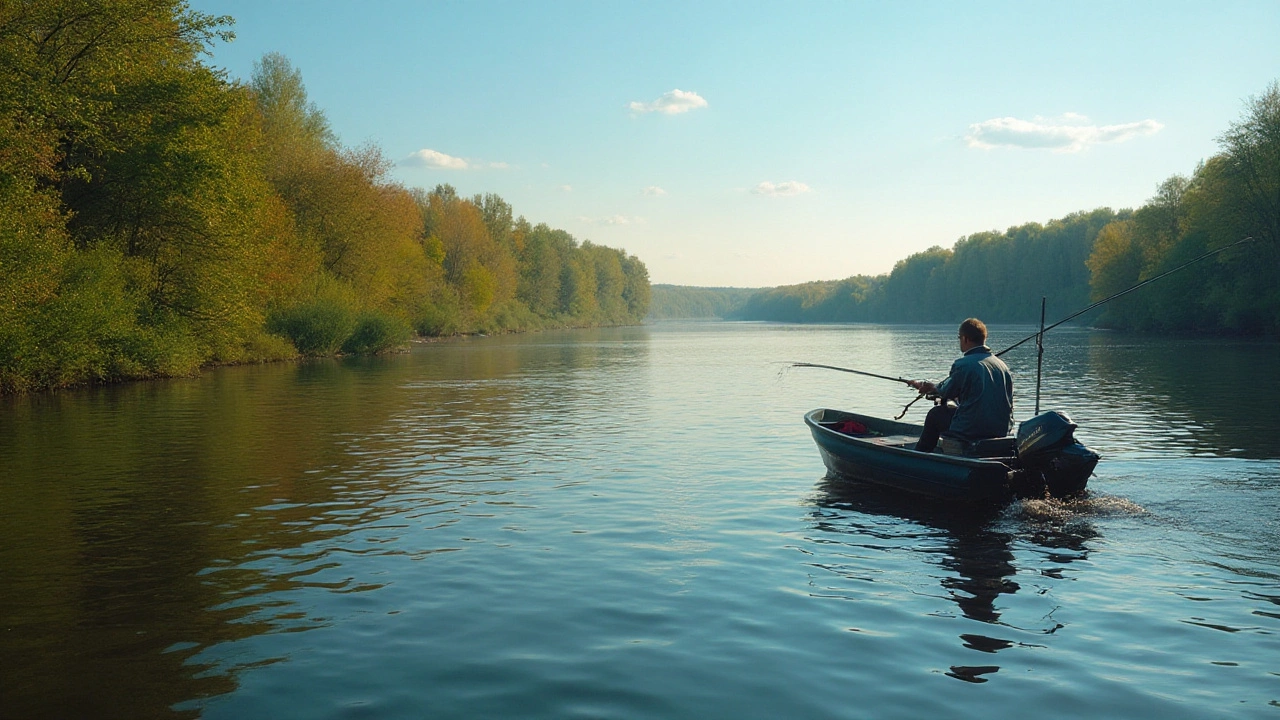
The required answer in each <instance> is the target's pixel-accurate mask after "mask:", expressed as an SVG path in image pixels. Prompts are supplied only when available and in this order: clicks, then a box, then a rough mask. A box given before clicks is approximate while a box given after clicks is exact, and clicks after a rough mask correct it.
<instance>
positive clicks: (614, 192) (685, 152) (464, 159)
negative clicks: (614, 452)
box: [191, 0, 1280, 287]
mask: <svg viewBox="0 0 1280 720" xmlns="http://www.w3.org/2000/svg"><path fill="white" fill-rule="evenodd" d="M191 7H192V8H193V9H195V10H198V11H201V12H206V13H211V14H215V15H222V14H227V15H231V16H233V17H234V18H235V19H236V25H235V32H236V35H237V39H236V40H235V41H233V42H231V43H229V44H228V43H219V44H217V45H216V46H215V49H214V53H213V57H212V60H211V62H212V64H213V65H215V66H219V67H224V68H226V70H227V72H228V73H229V75H230V76H232V77H238V78H245V79H247V78H248V77H249V75H250V73H251V71H252V65H253V62H254V61H255V60H257V59H259V58H260V57H261V56H262V55H263V54H264V53H267V52H280V53H283V54H284V55H285V56H287V57H288V58H289V59H290V60H291V61H292V63H293V64H294V65H295V66H296V67H297V68H299V69H300V70H301V71H302V73H303V77H304V79H305V81H306V84H307V90H308V92H309V95H310V97H311V99H312V100H313V101H314V102H315V104H316V105H317V106H318V107H320V108H321V109H322V110H323V111H324V112H325V113H326V115H327V116H328V118H329V120H330V122H331V125H332V127H333V129H334V131H335V132H336V133H337V135H338V136H339V137H340V138H341V139H342V141H343V142H345V143H348V144H352V145H355V144H360V143H364V142H370V143H374V144H376V145H377V146H379V147H380V148H381V149H382V151H383V153H384V154H385V155H386V157H387V158H388V159H389V160H391V161H393V162H395V163H396V166H395V169H394V171H393V175H394V177H395V178H397V179H398V180H399V181H401V182H403V183H404V184H406V185H409V186H418V187H426V188H431V187H434V186H435V185H437V184H439V183H449V184H452V185H453V186H455V187H456V188H457V189H458V191H459V192H460V193H462V194H464V195H470V194H474V193H485V192H493V193H497V194H499V195H501V196H502V197H503V198H504V199H506V200H507V201H508V202H510V203H511V204H512V205H513V207H514V209H515V211H516V212H517V213H519V214H523V215H524V216H526V217H527V218H529V220H530V221H532V222H535V223H537V222H545V223H547V224H549V225H551V226H553V227H559V228H563V229H565V230H568V231H569V232H571V233H573V234H574V235H575V236H576V237H577V238H578V239H579V240H590V241H592V242H596V243H600V244H604V245H609V246H611V247H621V248H625V249H626V251H627V252H628V253H630V254H633V255H636V256H638V257H639V258H640V259H641V260H643V261H644V263H645V264H646V265H647V266H648V268H649V273H650V277H651V279H652V281H653V282H655V283H672V284H681V285H701V286H739V287H759V286H772V285H782V284H791V283H798V282H804V281H809V280H829V279H838V278H844V277H847V276H850V275H854V274H875V273H882V272H887V271H888V270H889V269H890V268H891V267H892V266H893V263H894V262H896V261H897V260H900V259H902V258H904V257H906V256H907V255H909V254H911V253H914V252H918V251H920V250H924V249H926V248H928V247H931V246H934V245H943V246H950V245H951V244H952V243H954V242H955V240H956V239H958V238H960V237H962V236H965V235H968V234H971V233H975V232H980V231H983V230H1003V229H1005V228H1007V227H1009V226H1012V225H1017V224H1022V223H1025V222H1030V221H1037V222H1045V221H1048V220H1050V219H1053V218H1059V217H1062V216H1064V215H1067V214H1069V213H1072V212H1076V211H1079V210H1091V209H1094V208H1097V207H1103V206H1107V207H1112V208H1117V209H1118V208H1123V207H1136V206H1138V205H1141V204H1142V203H1143V202H1144V201H1145V200H1147V199H1148V198H1149V197H1151V195H1152V194H1153V193H1154V191H1155V188H1156V186H1157V185H1158V184H1159V183H1160V182H1161V181H1163V180H1164V179H1166V178H1167V177H1169V176H1170V175H1173V174H1189V173H1191V172H1192V171H1193V170H1194V168H1195V165H1196V163H1197V162H1199V161H1201V160H1203V159H1205V158H1208V157H1209V156H1211V155H1213V154H1214V153H1215V152H1217V150H1218V147H1217V143H1216V141H1215V138H1216V137H1217V136H1218V135H1219V134H1220V133H1222V132H1223V131H1224V130H1225V129H1226V128H1227V126H1228V125H1229V124H1230V123H1231V122H1232V121H1233V120H1235V119H1236V118H1238V117H1239V115H1240V112H1241V109H1242V107H1243V105H1244V102H1245V100H1246V99H1247V98H1248V97H1249V96H1251V95H1255V94H1257V93H1259V92H1261V91H1262V90H1263V89H1264V88H1265V87H1266V85H1267V83H1268V82H1270V81H1271V80H1274V79H1275V78H1276V77H1277V76H1280V44H1278V43H1275V42H1274V36H1275V31H1276V30H1277V28H1280V3H1275V2H1265V1H1257V0H1250V1H1244V2H1230V3H1213V4H1210V3H1197V4H1178V5H1169V4H1167V3H1157V2H1137V3H1123V4H1113V3H1102V2H1086V3H1074V4H1070V5H1066V6H1059V5H1051V4H1049V3H1031V4H1028V3H1015V2H986V3H979V4H976V5H952V4H945V3H941V2H927V3H913V4H905V3H892V4H890V3H885V4H873V3H842V4H835V3H831V4H828V3H801V4H789V5H787V6H785V7H778V6H775V5H770V4H764V3H749V4H744V3H727V2H716V3H699V4H696V5H693V6H686V5H684V4H677V3H666V2H663V3H645V4H641V3H634V4H595V3H588V2H557V3H546V4H524V3H513V2H512V3H505V2H477V3H427V4H423V3H418V2H410V1H409V0H396V1H393V2H379V3H373V4H357V3H354V2H339V1H337V0H323V1H317V2H307V3H301V2H272V3H261V2H257V1H253V2H251V1H249V0H194V1H193V2H191Z"/></svg>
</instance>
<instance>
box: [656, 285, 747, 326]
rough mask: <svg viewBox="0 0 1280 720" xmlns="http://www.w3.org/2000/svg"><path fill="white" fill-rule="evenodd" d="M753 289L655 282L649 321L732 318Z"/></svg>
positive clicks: (739, 310)
mask: <svg viewBox="0 0 1280 720" xmlns="http://www.w3.org/2000/svg"><path fill="white" fill-rule="evenodd" d="M757 292H758V290H757V289H755V288H735V287H690V286H686V285H654V286H653V300H652V302H650V303H649V319H650V320H676V319H707V320H710V319H720V320H724V319H731V318H735V317H737V316H738V314H739V313H740V312H741V310H742V307H743V306H744V305H745V304H746V302H747V299H748V298H750V297H751V296H752V295H754V294H756V293H757Z"/></svg>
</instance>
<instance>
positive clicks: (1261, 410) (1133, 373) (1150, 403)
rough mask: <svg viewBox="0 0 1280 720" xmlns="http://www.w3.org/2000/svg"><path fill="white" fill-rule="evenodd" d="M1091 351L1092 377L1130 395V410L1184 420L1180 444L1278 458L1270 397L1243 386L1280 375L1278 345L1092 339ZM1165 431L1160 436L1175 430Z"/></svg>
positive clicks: (1278, 435) (1279, 443) (1278, 422)
mask: <svg viewBox="0 0 1280 720" xmlns="http://www.w3.org/2000/svg"><path fill="white" fill-rule="evenodd" d="M1088 350H1089V355H1088V362H1089V369H1090V370H1091V371H1092V373H1094V374H1095V375H1096V377H1097V378H1098V380H1099V381H1100V382H1101V383H1104V384H1108V385H1111V386H1113V387H1114V388H1124V389H1127V390H1128V391H1130V392H1132V393H1133V395H1134V398H1133V402H1134V404H1135V410H1138V409H1140V410H1141V412H1142V413H1144V414H1145V415H1148V416H1151V417H1154V418H1159V417H1161V416H1162V415H1166V416H1167V415H1174V416H1175V417H1177V418H1182V419H1184V420H1181V421H1180V422H1178V425H1180V426H1185V428H1184V427H1178V428H1176V430H1177V431H1178V435H1179V436H1178V442H1180V443H1182V444H1186V445H1189V446H1191V447H1193V448H1204V449H1207V450H1210V451H1214V452H1224V453H1225V452H1230V451H1232V450H1237V449H1238V450H1241V451H1243V452H1244V454H1245V456H1246V457H1259V458H1272V457H1276V456H1277V455H1280V413H1276V412H1275V397H1274V393H1270V392H1258V388H1257V385H1256V383H1252V382H1247V381H1244V380H1243V379H1245V378H1275V377H1276V376H1277V375H1280V348H1277V345H1276V343H1274V342H1254V341H1229V340H1187V339H1186V338H1178V339H1166V338H1150V337H1144V336H1131V335H1126V334H1122V333H1095V334H1093V335H1091V336H1090V338H1089V345H1088ZM1273 382H1274V381H1273ZM1167 425H1168V424H1167V423H1166V424H1165V426H1162V427H1161V428H1160V431H1161V433H1162V434H1163V433H1167V432H1169V431H1170V430H1175V428H1172V427H1168V426H1167ZM1160 439H1163V438H1160Z"/></svg>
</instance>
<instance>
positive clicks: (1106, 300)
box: [995, 235, 1254, 357]
mask: <svg viewBox="0 0 1280 720" xmlns="http://www.w3.org/2000/svg"><path fill="white" fill-rule="evenodd" d="M1253 241H1254V238H1253V236H1252V235H1250V236H1249V237H1246V238H1242V239H1240V240H1237V241H1235V242H1233V243H1231V244H1230V245H1223V246H1222V247H1220V248H1218V249H1217V250H1210V251H1209V252H1207V253H1205V254H1203V255H1201V256H1200V257H1197V258H1194V259H1192V260H1188V261H1186V262H1184V263H1182V264H1181V265H1179V266H1178V267H1176V268H1173V269H1171V270H1165V271H1164V272H1162V273H1160V274H1159V275H1156V276H1154V277H1149V278H1147V279H1146V280H1143V281H1142V282H1140V283H1138V284H1137V285H1134V286H1133V287H1130V288H1126V289H1124V290H1121V291H1120V292H1118V293H1116V294H1114V295H1110V296H1108V297H1105V298H1103V299H1101V300H1099V301H1098V302H1096V303H1094V304H1092V305H1090V306H1089V307H1087V308H1085V309H1083V310H1081V311H1080V312H1077V313H1072V314H1071V315H1068V316H1066V317H1064V318H1062V319H1061V320H1059V321H1058V322H1056V323H1054V324H1052V325H1050V326H1048V327H1045V326H1044V305H1043V298H1042V299H1041V306H1040V308H1041V312H1040V315H1041V320H1040V331H1039V332H1037V333H1034V334H1031V335H1028V336H1027V337H1024V338H1022V339H1021V340H1019V341H1018V342H1016V343H1014V344H1012V345H1010V346H1009V347H1007V348H1005V349H1003V350H1001V351H1000V352H998V353H996V354H995V355H996V357H1000V356H1001V355H1004V354H1005V353H1007V352H1009V351H1010V350H1012V349H1014V348H1016V347H1018V346H1019V345H1022V344H1023V343H1025V342H1027V341H1028V340H1035V339H1036V338H1043V337H1044V334H1045V333H1047V332H1049V331H1050V330H1052V329H1054V328H1056V327H1058V326H1059V325H1061V324H1062V323H1065V322H1067V321H1069V320H1074V319H1076V318H1078V317H1080V316H1081V315H1083V314H1085V313H1087V312H1089V311H1090V310H1093V309H1094V308H1097V307H1099V306H1101V305H1105V304H1107V303H1109V302H1111V301H1112V300H1115V299H1116V298H1118V297H1120V296H1122V295H1128V294H1129V293H1131V292H1133V291H1134V290H1137V289H1138V288H1140V287H1143V286H1144V285H1150V284H1151V283H1153V282H1155V281H1157V280H1159V279H1160V278H1162V277H1166V276H1168V275H1172V274H1174V273H1176V272H1178V271H1179V270H1182V269H1183V268H1186V267H1189V266H1191V265H1194V264H1196V263H1198V262H1200V261H1201V260H1204V259H1205V258H1210V257H1213V256H1214V255H1217V254H1218V253H1220V252H1224V251H1226V250H1230V249H1231V248H1233V247H1235V246H1237V245H1243V244H1244V243H1247V242H1253ZM1037 342H1038V343H1039V342H1042V341H1037Z"/></svg>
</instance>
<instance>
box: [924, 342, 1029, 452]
mask: <svg viewBox="0 0 1280 720" xmlns="http://www.w3.org/2000/svg"><path fill="white" fill-rule="evenodd" d="M959 337H960V352H962V353H964V355H962V356H961V357H960V358H959V359H958V360H956V361H955V362H954V363H952V364H951V374H950V375H948V376H947V379H946V380H943V381H942V382H941V383H939V384H937V385H934V384H933V383H931V382H929V381H928V380H912V381H911V383H910V384H911V387H913V388H915V389H917V390H919V391H920V392H921V393H924V394H933V395H937V396H938V397H939V398H941V399H942V400H943V402H942V403H940V404H939V405H937V406H936V407H934V408H933V409H932V410H930V411H929V414H928V415H927V416H925V419H924V432H923V433H921V435H920V440H919V441H918V442H917V443H916V450H919V451H920V452H933V449H934V447H936V446H937V445H938V436H939V435H941V434H942V433H944V432H945V433H946V434H947V435H948V436H954V437H957V438H959V439H961V440H968V441H972V440H984V439H986V438H994V437H1004V436H1005V435H1008V434H1009V432H1010V431H1011V430H1013V376H1012V375H1010V374H1009V368H1008V366H1006V365H1005V364H1004V361H1003V360H1001V359H1000V358H998V357H996V356H995V355H992V354H991V348H989V347H987V326H986V325H983V324H982V321H981V320H978V319H977V318H969V319H968V320H965V321H964V322H962V323H960V332H959ZM947 400H955V401H956V403H957V404H958V406H959V407H955V408H952V407H951V406H949V405H948V404H947V403H946V402H945V401H947Z"/></svg>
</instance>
